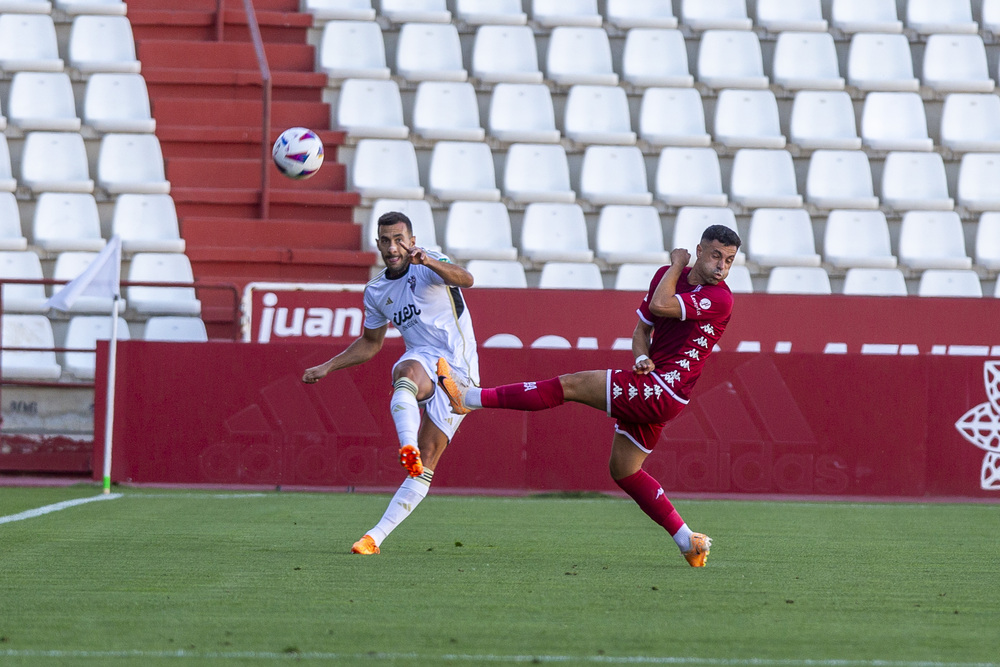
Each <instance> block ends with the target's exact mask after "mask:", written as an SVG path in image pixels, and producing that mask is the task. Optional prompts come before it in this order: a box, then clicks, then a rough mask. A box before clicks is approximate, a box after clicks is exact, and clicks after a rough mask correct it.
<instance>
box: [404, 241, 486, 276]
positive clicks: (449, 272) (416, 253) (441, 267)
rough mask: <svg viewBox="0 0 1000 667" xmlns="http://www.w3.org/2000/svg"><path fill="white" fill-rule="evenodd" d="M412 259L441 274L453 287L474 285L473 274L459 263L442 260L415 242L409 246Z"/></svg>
mask: <svg viewBox="0 0 1000 667" xmlns="http://www.w3.org/2000/svg"><path fill="white" fill-rule="evenodd" d="M407 252H408V253H409V255H410V261H411V262H412V263H414V264H423V265H424V266H426V267H427V268H428V269H430V270H431V271H433V272H434V273H436V274H438V275H439V276H441V279H442V280H444V282H445V284H447V285H451V286H452V287H472V283H473V278H472V274H471V273H469V272H468V271H466V270H465V269H463V268H462V267H461V266H458V265H457V264H452V263H451V262H442V261H441V260H439V259H435V258H434V257H431V256H430V255H429V254H427V251H426V250H424V249H423V248H421V247H420V246H418V245H417V244H416V243H415V242H414V244H413V245H412V246H410V247H409V248H407Z"/></svg>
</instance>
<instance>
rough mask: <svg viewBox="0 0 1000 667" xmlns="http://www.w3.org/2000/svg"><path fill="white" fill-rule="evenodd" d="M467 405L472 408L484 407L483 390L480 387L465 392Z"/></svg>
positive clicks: (470, 388)
mask: <svg viewBox="0 0 1000 667" xmlns="http://www.w3.org/2000/svg"><path fill="white" fill-rule="evenodd" d="M465 405H467V406H468V407H470V408H481V407H483V390H482V389H480V388H479V387H469V391H467V392H465Z"/></svg>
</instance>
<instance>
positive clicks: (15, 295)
mask: <svg viewBox="0 0 1000 667" xmlns="http://www.w3.org/2000/svg"><path fill="white" fill-rule="evenodd" d="M6 278H16V279H18V280H39V281H40V280H42V278H44V276H43V275H42V262H41V260H40V259H39V258H38V253H36V252H34V251H32V250H24V251H20V252H16V251H3V252H0V280H3V279H6ZM45 300H46V296H45V287H44V285H42V284H41V283H38V284H32V283H21V284H15V283H4V285H3V310H4V316H6V314H7V313H43V312H45ZM5 344H6V343H5Z"/></svg>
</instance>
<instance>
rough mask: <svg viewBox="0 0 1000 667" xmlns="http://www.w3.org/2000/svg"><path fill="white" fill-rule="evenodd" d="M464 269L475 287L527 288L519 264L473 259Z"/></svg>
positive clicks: (521, 267) (522, 268) (526, 281)
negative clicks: (469, 274)
mask: <svg viewBox="0 0 1000 667" xmlns="http://www.w3.org/2000/svg"><path fill="white" fill-rule="evenodd" d="M465 268H466V270H467V271H468V272H469V273H471V274H472V278H473V279H474V280H475V282H476V287H487V288H489V287H514V288H521V287H527V286H528V279H527V277H526V276H525V273H524V266H522V265H521V263H520V262H514V261H508V262H504V261H499V260H492V259H473V260H471V261H470V262H469V263H468V264H467V265H466V266H465Z"/></svg>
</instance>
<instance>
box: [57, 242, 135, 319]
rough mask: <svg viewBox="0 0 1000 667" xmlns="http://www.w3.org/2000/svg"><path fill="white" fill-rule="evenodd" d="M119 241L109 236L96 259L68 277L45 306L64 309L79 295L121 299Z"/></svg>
mask: <svg viewBox="0 0 1000 667" xmlns="http://www.w3.org/2000/svg"><path fill="white" fill-rule="evenodd" d="M121 275H122V240H121V238H120V237H119V236H117V235H115V236H112V237H111V240H110V241H108V243H107V245H105V246H104V249H103V250H101V252H100V254H99V255H97V258H96V259H95V260H94V261H93V262H92V263H91V264H90V266H88V267H87V268H86V269H85V270H84V271H83V273H81V274H80V275H79V276H77V277H76V278H74V279H73V280H71V281H70V282H69V283H67V284H66V286H65V287H63V288H62V289H61V290H59V291H58V292H56V293H55V294H53V295H52V296H51V297H49V299H48V301H46V302H45V309H46V310H48V309H50V308H53V309H55V310H60V311H62V312H66V311H68V310H69V309H70V308H72V307H73V304H74V303H76V300H77V299H79V298H80V297H81V296H100V297H107V298H109V299H114V300H117V299H120V298H121Z"/></svg>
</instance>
